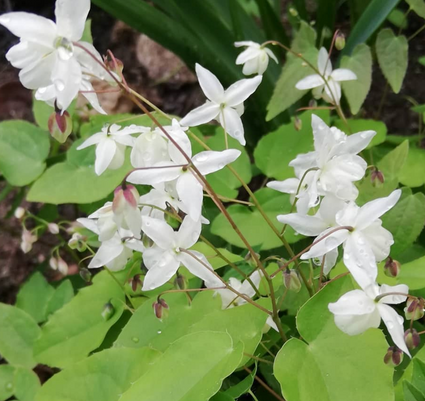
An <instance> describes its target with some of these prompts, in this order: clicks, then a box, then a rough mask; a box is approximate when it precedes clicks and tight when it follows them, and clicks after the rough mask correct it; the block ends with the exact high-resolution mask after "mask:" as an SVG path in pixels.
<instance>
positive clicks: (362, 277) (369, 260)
mask: <svg viewBox="0 0 425 401" xmlns="http://www.w3.org/2000/svg"><path fill="white" fill-rule="evenodd" d="M344 264H345V266H347V269H348V270H349V271H350V273H351V275H352V276H353V278H354V280H356V281H357V283H358V284H359V286H360V287H361V288H363V289H365V288H367V287H368V286H369V285H371V284H373V283H374V282H375V281H376V277H377V275H378V267H377V266H376V261H375V256H374V254H373V252H372V249H371V248H370V246H369V244H368V243H367V242H366V240H365V238H364V236H363V235H362V233H360V232H358V231H354V232H353V233H351V235H350V236H349V238H348V239H347V241H346V243H345V245H344Z"/></svg>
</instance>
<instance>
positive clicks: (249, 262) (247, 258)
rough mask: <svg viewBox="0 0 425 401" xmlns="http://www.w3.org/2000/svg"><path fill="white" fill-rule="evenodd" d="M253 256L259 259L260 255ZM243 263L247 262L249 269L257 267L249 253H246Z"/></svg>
mask: <svg viewBox="0 0 425 401" xmlns="http://www.w3.org/2000/svg"><path fill="white" fill-rule="evenodd" d="M255 255H256V256H257V258H258V259H259V258H260V255H259V254H258V253H257V252H255ZM245 262H247V263H248V264H249V265H250V266H251V267H257V262H256V261H255V259H254V258H253V257H252V255H251V252H248V253H247V254H246V255H245Z"/></svg>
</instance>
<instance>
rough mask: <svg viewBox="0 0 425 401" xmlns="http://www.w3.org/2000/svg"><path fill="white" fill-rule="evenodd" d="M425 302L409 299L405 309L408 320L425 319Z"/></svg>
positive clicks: (418, 299)
mask: <svg viewBox="0 0 425 401" xmlns="http://www.w3.org/2000/svg"><path fill="white" fill-rule="evenodd" d="M424 306H425V300H424V299H423V298H409V299H408V300H407V302H406V307H405V308H404V313H405V314H406V319H407V320H418V319H422V318H423V317H424Z"/></svg>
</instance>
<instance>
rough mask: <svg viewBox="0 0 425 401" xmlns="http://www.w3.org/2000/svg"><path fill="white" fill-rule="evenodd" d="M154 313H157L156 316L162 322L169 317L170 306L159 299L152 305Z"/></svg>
mask: <svg viewBox="0 0 425 401" xmlns="http://www.w3.org/2000/svg"><path fill="white" fill-rule="evenodd" d="M152 307H153V311H154V313H155V316H156V317H157V318H158V319H159V320H162V319H163V318H166V317H167V316H168V309H169V307H168V304H167V303H166V302H165V301H164V300H163V299H162V298H158V299H157V300H156V302H154V303H153V304H152Z"/></svg>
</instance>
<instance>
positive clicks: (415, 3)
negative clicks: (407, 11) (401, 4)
mask: <svg viewBox="0 0 425 401" xmlns="http://www.w3.org/2000/svg"><path fill="white" fill-rule="evenodd" d="M406 2H407V4H409V6H410V8H411V9H412V10H413V11H414V12H415V13H416V14H418V15H419V16H420V17H422V18H425V1H424V0H406Z"/></svg>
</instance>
